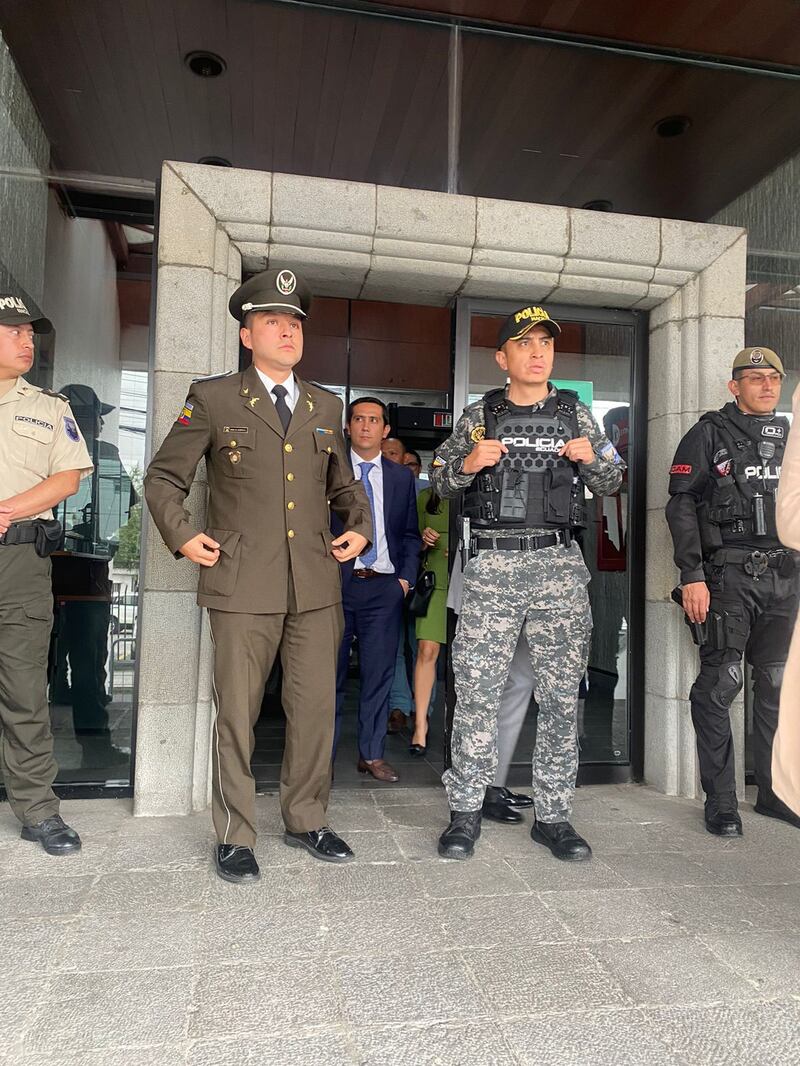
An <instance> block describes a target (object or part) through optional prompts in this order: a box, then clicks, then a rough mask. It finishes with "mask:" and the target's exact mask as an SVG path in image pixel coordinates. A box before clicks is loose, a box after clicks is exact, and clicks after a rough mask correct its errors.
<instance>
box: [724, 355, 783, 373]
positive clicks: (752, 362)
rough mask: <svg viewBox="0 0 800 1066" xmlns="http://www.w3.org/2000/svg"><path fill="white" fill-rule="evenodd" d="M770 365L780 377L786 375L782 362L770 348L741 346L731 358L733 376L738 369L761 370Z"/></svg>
mask: <svg viewBox="0 0 800 1066" xmlns="http://www.w3.org/2000/svg"><path fill="white" fill-rule="evenodd" d="M768 366H771V367H772V368H773V370H777V371H778V373H779V374H780V376H781V377H782V378H785V377H786V371H785V370H784V369H783V363H782V362H781V361H780V357H779V356H778V353H777V352H773V350H772V349H771V348H743V349H742V350H741V351H740V352H739V354H738V355H737V356H736V358H735V359H734V360H733V376H734V377H736V375H737V372H738V371H740V370H763V369H765V368H766V367H768Z"/></svg>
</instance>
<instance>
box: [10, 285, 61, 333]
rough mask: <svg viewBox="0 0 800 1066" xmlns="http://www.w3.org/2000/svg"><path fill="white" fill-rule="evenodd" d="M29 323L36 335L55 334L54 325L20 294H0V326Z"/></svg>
mask: <svg viewBox="0 0 800 1066" xmlns="http://www.w3.org/2000/svg"><path fill="white" fill-rule="evenodd" d="M31 308H32V310H30V309H31ZM27 323H30V324H31V325H32V326H33V332H34V333H52V332H53V323H52V322H51V321H50V319H49V318H45V317H44V316H43V315H42V313H41V311H40V310H39V308H38V307H36V306H35V304H33V303H32V302H31V301H30V300H26V299H24V298H23V297H22V296H20V295H19V293H14V292H5V293H4V292H0V325H2V326H19V325H26V324H27Z"/></svg>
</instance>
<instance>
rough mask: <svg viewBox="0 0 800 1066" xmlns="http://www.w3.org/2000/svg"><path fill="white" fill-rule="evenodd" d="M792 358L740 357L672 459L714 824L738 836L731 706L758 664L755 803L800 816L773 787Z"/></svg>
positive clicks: (791, 570) (792, 572)
mask: <svg viewBox="0 0 800 1066" xmlns="http://www.w3.org/2000/svg"><path fill="white" fill-rule="evenodd" d="M783 377H784V371H783V364H782V363H781V360H780V359H779V358H778V356H777V355H776V353H775V352H773V351H771V350H770V349H768V348H746V349H744V350H743V351H741V352H739V354H738V355H737V356H736V358H735V359H734V363H733V372H732V378H731V381H730V382H729V389H730V391H731V393H732V394H733V396H734V400H733V401H732V402H730V403H728V404H726V405H725V406H724V407H723V408H722V409H721V410H720V411H710V412H708V413H707V414H705V415H703V417H702V418H701V419H700V421H699V422H698V423H697V424H696V425H695V426H693V427H692V429H690V430H689V432H688V433H687V434H686V436H685V437H684V438H683V440H681V442H680V444H679V445H678V449H677V451H676V453H675V458H674V461H673V464H672V467H671V469H670V483H669V493H670V497H671V498H670V501H669V503H668V505H667V511H666V516H667V522H668V523H669V528H670V533H671V534H672V540H673V544H674V550H675V563H676V565H677V566H678V568H679V569H680V574H681V584H682V588H681V589H676V590H675V592H674V593H673V598H674V599H676V600H677V601H678V602H680V603H681V605H682V606H683V608H684V610H685V612H686V619H687V621H688V622H689V623H690V624H691V625H692V628H693V630H694V637H695V642H696V643H698V644H699V645H700V647H699V654H700V673H699V674H698V677H697V680H696V681H695V683H694V685H693V687H692V690H691V693H690V700H691V707H692V721H693V723H694V727H695V732H696V734H697V753H698V759H699V762H700V778H701V783H702V786H703V790H704V792H705V794H706V805H705V820H706V828H707V829H708V830H709V832H711V833H714V834H716V835H721V836H739V835H741V832H742V823H741V819H740V817H739V814H738V811H737V800H736V780H735V771H734V751H733V738H732V734H731V726H730V707H731V705H732V703H733V701H734V699H735V698H736V696H737V695H738V693H739V692H740V691H741V689H742V687H743V684H744V673H743V669H742V659H743V657H744V658H746V659H747V661H748V662H749V663H750V665H751V667H752V670H753V716H754V727H753V747H754V769H755V776H756V782H757V784H758V801H757V803H756V810H757V811H758V812H759V813H761V814H766V815H769V816H771V817H776V818H781V819H784V820H786V821H789V822H791V823H792V824H795V825H798V826H800V819H798V818H797V817H796V815H794V814H793V813H792V812H791V811H790V810H789V809H788V808H787V807H786V806H785V805H784V804H783V803H782V802H781V801H780V800H779V799H778V797H777V796H776V795H775V794H774V792H773V791H772V769H771V767H772V741H773V737H774V735H775V730H776V728H777V722H778V702H779V698H780V689H781V682H782V678H783V669H784V665H785V662H786V658H787V655H788V652H789V643H790V640H791V636H792V632H793V628H794V621H795V616H796V614H797V608H798V593H799V592H800V578H799V577H798V562H799V560H800V556H798V553H796V552H793V551H789V550H787V549H786V548H784V547H783V546H782V545H781V543H780V540H779V539H778V533H777V528H776V524H775V497H776V493H777V489H778V483H779V480H780V475H781V462H782V459H783V453H784V449H785V447H786V439H787V436H788V432H789V424H788V422H787V420H786V419H785V418H782V417H780V416H778V415H776V414H775V408H776V406H777V403H778V400H779V398H780V390H781V383H782V380H783Z"/></svg>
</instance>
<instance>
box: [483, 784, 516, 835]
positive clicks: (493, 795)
mask: <svg viewBox="0 0 800 1066" xmlns="http://www.w3.org/2000/svg"><path fill="white" fill-rule="evenodd" d="M509 796H513V792H509V791H508V789H507V788H497V787H495V786H494V785H489V787H488V788H487V789H486V795H485V796H484V799H483V817H484V818H489V819H490V820H491V821H492V822H504V823H506V824H507V825H508V824H512V823H519V822H521V821H522V815H521V814H520V813H519V811H517V810H515V809H514V808H513V807H512V806H511V805H510V803H509V802H508V798H507V797H509Z"/></svg>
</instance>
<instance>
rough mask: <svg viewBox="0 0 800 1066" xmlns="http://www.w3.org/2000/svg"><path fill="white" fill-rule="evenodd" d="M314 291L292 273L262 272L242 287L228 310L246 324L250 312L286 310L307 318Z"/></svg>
mask: <svg viewBox="0 0 800 1066" xmlns="http://www.w3.org/2000/svg"><path fill="white" fill-rule="evenodd" d="M310 306H311V290H310V289H309V287H308V285H306V283H305V282H304V281H303V279H302V278H300V277H298V276H297V274H295V272H294V271H293V270H262V271H261V273H260V274H254V275H253V277H252V278H250V279H249V280H248V281H246V282H245V283H244V284H243V285H240V286H239V288H238V289H237V290H236V292H235V293H234V294H233V296H231V298H230V301H229V302H228V310H229V311H230V313H231V314H232V315H233V317H234V318H235V319H236V320H237V322H243V321H244V317H245V315H246V314H247V312H248V311H283V313H284V314H289V315H298V316H299V317H300V318H306V316H307V315H308V309H309V307H310Z"/></svg>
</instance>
